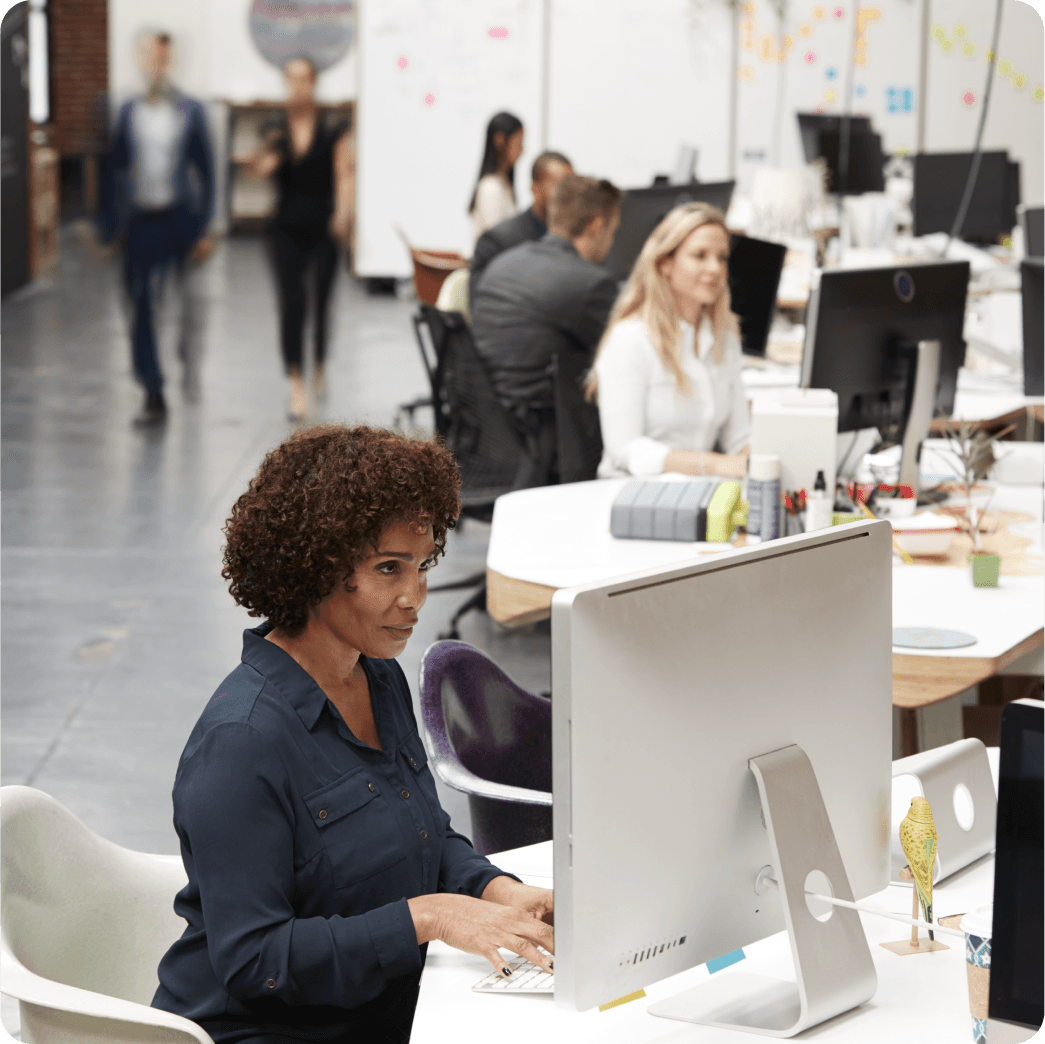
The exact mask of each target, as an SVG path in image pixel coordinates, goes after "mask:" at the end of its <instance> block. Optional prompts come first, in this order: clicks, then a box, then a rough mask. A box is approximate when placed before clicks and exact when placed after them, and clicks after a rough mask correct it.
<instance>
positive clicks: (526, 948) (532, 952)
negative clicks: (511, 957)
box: [511, 938, 555, 972]
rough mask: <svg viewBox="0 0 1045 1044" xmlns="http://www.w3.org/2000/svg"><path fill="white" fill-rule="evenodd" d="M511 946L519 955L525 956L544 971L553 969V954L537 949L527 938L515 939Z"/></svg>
mask: <svg viewBox="0 0 1045 1044" xmlns="http://www.w3.org/2000/svg"><path fill="white" fill-rule="evenodd" d="M511 948H512V949H513V950H514V951H515V952H516V953H517V954H518V955H519V956H520V957H525V958H526V959H527V960H528V961H532V962H533V963H534V964H536V965H537V966H538V967H539V968H543V969H544V970H545V971H546V972H550V971H554V969H555V959H554V955H553V954H550V953H542V952H541V951H540V950H539V949H537V946H536V945H535V944H534V943H532V942H530V940H529V939H523V938H519V939H516V940H515V942H514V943H513V944H512V947H511Z"/></svg>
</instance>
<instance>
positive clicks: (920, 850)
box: [900, 797, 936, 942]
mask: <svg viewBox="0 0 1045 1044" xmlns="http://www.w3.org/2000/svg"><path fill="white" fill-rule="evenodd" d="M900 844H901V846H902V847H903V854H904V855H905V856H907V865H908V866H909V867H910V868H911V873H912V874H913V875H914V887H915V891H916V892H917V893H918V901H919V903H921V907H922V916H923V917H924V918H925V920H926V922H927V923H929V924H932V923H933V864H934V863H935V862H936V824H935V823H933V812H932V809H931V808H930V807H929V802H928V801H926V800H925V798H923V797H916V798H911V807H910V809H909V810H908V812H907V815H906V816H905V817H904V820H903V822H902V823H901V824H900ZM929 941H930V942H932V941H933V932H932V929H931V928H930V929H929Z"/></svg>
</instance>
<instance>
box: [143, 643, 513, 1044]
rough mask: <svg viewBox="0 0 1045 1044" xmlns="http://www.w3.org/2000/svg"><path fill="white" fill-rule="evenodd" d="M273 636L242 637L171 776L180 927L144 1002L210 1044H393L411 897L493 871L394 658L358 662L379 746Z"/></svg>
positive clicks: (404, 1001)
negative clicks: (428, 744) (196, 1030)
mask: <svg viewBox="0 0 1045 1044" xmlns="http://www.w3.org/2000/svg"><path fill="white" fill-rule="evenodd" d="M270 629H271V628H270V626H269V625H267V624H266V625H263V626H261V627H258V628H255V629H253V630H248V631H245V632H244V635H243V662H242V663H241V664H240V665H239V666H238V667H237V668H236V669H235V670H234V671H233V672H232V673H231V674H230V675H229V676H228V677H227V678H226V679H225V681H223V682H222V683H221V685H220V686H219V687H218V690H217V692H216V693H215V695H214V696H213V697H212V699H211V701H210V703H208V704H207V707H206V709H205V710H204V711H203V714H202V715H201V716H200V719H199V721H198V722H197V723H196V727H195V728H194V729H193V730H192V734H191V735H190V737H189V741H188V743H187V744H186V746H185V751H184V753H183V754H182V757H181V761H180V763H179V765H178V772H177V776H176V778H175V782H174V826H175V829H176V830H177V833H178V837H179V839H180V841H181V851H182V858H183V859H184V862H185V870H186V872H187V874H188V877H189V881H188V884H187V885H186V886H185V887H184V888H183V889H182V890H181V892H179V893H178V896H177V898H176V899H175V903H174V908H175V910H176V912H177V913H178V914H179V915H180V916H182V917H184V918H185V920H186V921H187V922H188V924H187V927H186V929H185V933H184V934H183V935H182V937H181V938H180V939H179V940H178V941H177V942H176V943H175V944H174V945H173V946H172V947H171V948H170V950H169V951H168V952H167V954H166V955H165V956H164V958H163V960H162V961H161V962H160V966H159V979H160V985H159V989H157V991H156V995H155V997H154V998H153V1002H152V1003H153V1006H154V1007H158V1008H163V1009H165V1010H166V1011H171V1012H174V1013H176V1014H178V1015H182V1016H184V1017H186V1018H189V1019H192V1020H193V1021H194V1022H197V1023H199V1024H200V1025H201V1026H203V1027H204V1028H205V1029H206V1030H207V1032H208V1033H210V1035H211V1036H212V1037H213V1038H214V1039H215V1040H216V1041H241V1040H261V1039H268V1038H269V1037H270V1036H271V1037H272V1038H273V1039H276V1038H278V1039H279V1040H284V1039H288V1038H289V1039H302V1040H340V1039H342V1037H345V1038H348V1037H351V1039H358V1040H371V1039H374V1040H385V1039H386V1037H387V1039H389V1040H399V1039H402V1040H406V1039H408V1037H409V1029H410V1022H411V1021H412V1018H413V1009H414V1004H415V1002H416V996H417V988H418V984H419V982H420V975H421V969H422V966H423V964H424V956H425V948H424V947H422V946H418V943H417V936H416V934H415V932H414V925H413V920H412V919H411V916H410V909H409V907H408V905H407V899H409V898H412V897H413V896H417V895H425V894H429V893H433V892H451V893H460V894H462V895H472V896H480V895H481V894H482V892H483V890H484V889H485V888H486V886H487V885H488V884H489V883H490V881H491V880H493V878H495V877H497V876H498V875H500V874H501V873H502V871H500V870H498V869H497V868H496V867H495V866H493V865H492V864H491V863H490V862H489V860H487V859H485V858H484V857H483V856H481V855H479V854H477V853H476V851H475V850H474V849H473V848H472V846H471V844H470V843H469V842H468V840H467V839H466V838H464V837H462V836H461V835H460V834H457V833H455V832H454V831H453V830H452V829H451V827H450V817H449V816H448V815H447V814H446V813H445V812H444V811H443V809H442V807H441V806H440V804H439V798H438V796H437V794H436V789H435V780H434V779H433V777H432V773H431V771H430V770H429V769H428V766H427V761H428V759H427V757H426V755H425V749H424V745H423V744H422V742H421V738H420V736H419V735H418V732H417V722H416V720H415V718H414V713H413V708H412V706H411V702H410V691H409V688H408V686H407V682H406V678H405V676H404V675H403V671H402V669H401V668H400V666H399V664H398V663H396V662H395V660H368V659H366V658H365V657H360V662H361V663H362V665H363V669H364V670H365V671H366V675H367V680H368V681H369V683H370V693H371V702H372V705H373V709H374V720H375V724H376V726H377V731H378V735H379V736H380V739H381V746H382V748H383V749H382V750H374V749H373V748H372V747H370V746H368V745H367V744H365V743H363V742H362V741H361V740H358V739H356V738H355V736H353V735H352V733H351V732H350V731H349V730H348V727H347V726H346V724H345V722H344V720H343V719H342V718H341V716H340V714H338V712H337V710H336V708H335V707H334V705H333V704H332V703H331V702H330V701H329V700H328V699H327V698H326V696H325V695H324V693H323V692H322V690H321V689H320V688H319V686H318V685H316V683H315V682H314V681H313V680H312V678H311V677H310V675H309V674H308V673H307V672H306V671H305V670H304V669H303V668H302V667H301V666H300V665H299V664H298V663H297V662H296V661H295V660H294V659H293V658H292V657H291V656H289V655H288V654H287V653H285V652H284V651H283V650H282V649H280V648H279V647H278V646H276V645H274V644H273V643H272V642H269V641H266V640H265V635H266V634H268V632H269V630H270ZM404 1030H405V1035H404V1032H403V1031H404ZM297 1033H300V1034H302V1036H300V1038H299V1037H297V1036H296V1035H295V1034H297ZM317 1033H318V1035H317ZM378 1034H380V1035H378Z"/></svg>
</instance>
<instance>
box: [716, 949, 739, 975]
mask: <svg viewBox="0 0 1045 1044" xmlns="http://www.w3.org/2000/svg"><path fill="white" fill-rule="evenodd" d="M743 959H744V951H743V950H734V951H733V952H732V953H727V954H726V955H725V956H723V957H716V958H715V959H714V960H713V961H708V971H709V972H710V973H711V974H712V975H714V974H715V972H717V971H722V969H723V968H728V967H729V966H730V965H731V964H736V963H737V961H742V960H743Z"/></svg>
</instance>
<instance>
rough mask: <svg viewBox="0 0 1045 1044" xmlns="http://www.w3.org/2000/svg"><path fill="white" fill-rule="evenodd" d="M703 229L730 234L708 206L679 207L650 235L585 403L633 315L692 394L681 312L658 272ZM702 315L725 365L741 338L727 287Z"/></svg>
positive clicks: (719, 214)
mask: <svg viewBox="0 0 1045 1044" xmlns="http://www.w3.org/2000/svg"><path fill="white" fill-rule="evenodd" d="M704 225H718V226H719V227H720V228H721V229H722V231H723V232H725V233H726V234H727V235H728V234H729V230H728V229H727V228H726V219H725V217H724V216H723V214H722V211H721V210H718V209H717V208H716V207H713V206H711V205H710V204H708V203H683V204H682V205H681V206H677V207H675V208H674V209H673V210H670V211H668V213H667V214H665V215H664V217H663V219H662V220H661V222H660V224H659V225H657V227H656V228H655V229H654V230H653V231H652V232H651V233H650V237H649V239H647V240H646V242H645V244H644V245H643V247H642V251H641V252H640V254H639V256H638V259H637V260H636V261H635V265H634V267H633V268H632V270H631V275H630V276H628V281H627V283H625V284H624V289H623V290H621V292H620V294H619V296H618V297H617V301H616V304H614V306H613V311H612V312H610V318H609V322H607V324H606V331H605V333H604V334H603V335H602V340H601V341H599V347H598V348H597V349H596V350H595V360H594V362H593V363H592V368H591V372H590V373H589V374H588V380H587V381H586V383H585V395H586V396H587V398H589V399H594V398H595V396H596V393H597V391H598V381H597V379H596V376H595V363H596V362H598V359H599V355H600V354H601V353H602V349H603V348H604V347H605V344H606V340H607V338H608V337H609V336H610V332H611V331H612V330H613V328H614V327H615V326H616V325H617V323H620V322H623V321H624V320H625V319H629V318H631V317H632V316H638V318H640V319H641V320H642V323H643V325H644V326H645V327H646V332H647V333H648V334H649V338H650V341H651V342H652V343H653V347H654V350H655V351H656V353H657V355H659V356H660V359H661V362H663V363H664V365H665V367H666V368H667V369H668V370H670V371H671V374H672V376H673V377H674V378H675V383H676V385H677V386H678V388H679V390H680V391H682V392H684V393H686V394H688V393H689V381H688V380H687V379H686V374H685V372H684V371H683V369H682V363H681V362H680V361H679V333H680V331H679V314H678V309H676V307H675V298H674V295H673V294H672V292H671V287H670V286H668V281H667V279H665V278H664V276H663V275H661V273H660V263H661V261H663V260H664V259H665V258H667V257H671V256H672V255H673V254H674V253H675V251H676V250H678V248H679V247H680V246H681V245H682V244H683V243H684V242H685V240H686V239H687V238H688V237H689V235H690V234H691V233H693V232H695V231H696V230H697V229H698V228H702V227H703V226H704ZM704 314H706V315H707V316H708V317H709V318H710V319H711V325H712V328H713V329H714V331H715V343H714V347H713V348H712V355H713V356H714V358H715V361H716V362H722V358H723V353H724V350H725V343H726V339H727V337H729V335H730V334H735V335H737V336H739V334H740V326H739V324H738V323H737V317H736V316H735V315H734V314H733V312H732V310H731V309H730V300H729V286H728V285H727V286H726V287H725V289H724V290H723V291H722V296H721V297H719V299H718V300H717V301H716V302H715V303H714V304H713V305H712V306H711V307H710V308H705V309H704ZM698 324H699V320H698Z"/></svg>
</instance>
